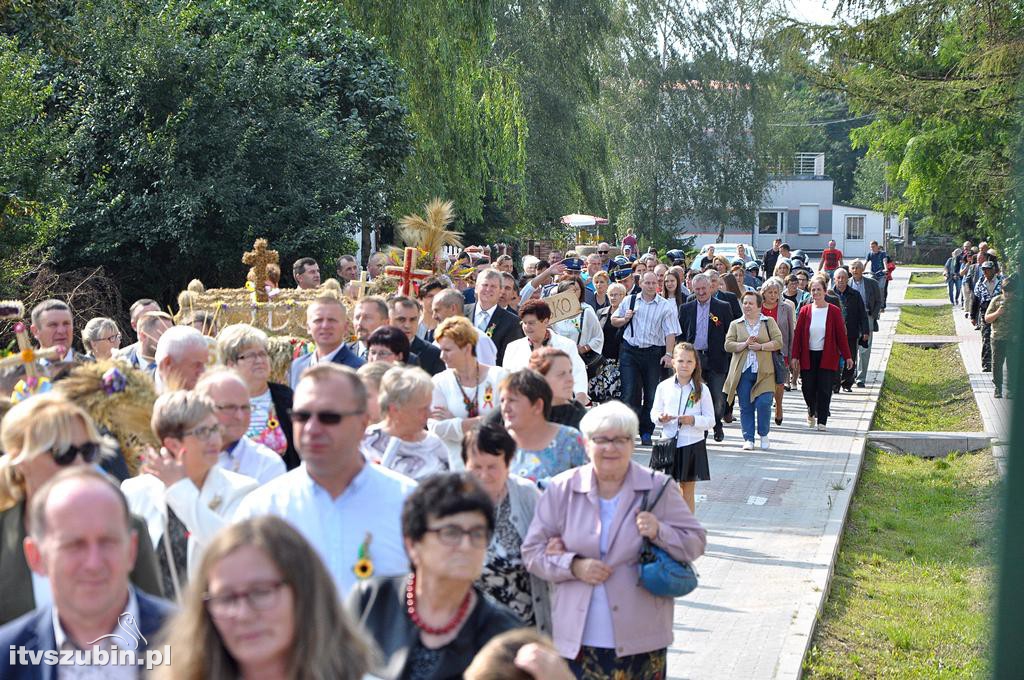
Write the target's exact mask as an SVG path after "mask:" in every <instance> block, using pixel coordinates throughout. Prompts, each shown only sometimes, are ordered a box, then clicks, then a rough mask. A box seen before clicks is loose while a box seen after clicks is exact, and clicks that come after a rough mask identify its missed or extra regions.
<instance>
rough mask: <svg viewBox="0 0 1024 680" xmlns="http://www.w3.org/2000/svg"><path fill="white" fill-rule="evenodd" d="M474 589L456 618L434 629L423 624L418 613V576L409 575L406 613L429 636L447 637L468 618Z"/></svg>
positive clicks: (406, 588)
mask: <svg viewBox="0 0 1024 680" xmlns="http://www.w3.org/2000/svg"><path fill="white" fill-rule="evenodd" d="M472 595H473V589H472V588H470V589H469V590H467V591H466V597H465V598H464V599H463V600H462V604H460V605H459V608H458V610H457V611H456V612H455V616H453V617H452V620H451V621H449V622H448V623H447V624H446V625H444V626H442V627H440V628H432V627H430V626H428V625H427V624H426V623H424V622H423V619H421V618H420V615H419V614H418V613H417V612H416V574H410V575H409V582H408V584H407V585H406V586H405V611H407V612H408V613H409V618H410V619H412V622H413V623H415V624H416V627H417V628H419V629H420V630H422V631H423V632H424V633H427V634H428V635H447V634H448V633H450V632H452V631H453V630H455V629H456V628H457V627H458V626H459V624H461V623H462V621H463V620H464V619H465V618H466V613H467V612H468V611H469V601H470V599H471V598H472Z"/></svg>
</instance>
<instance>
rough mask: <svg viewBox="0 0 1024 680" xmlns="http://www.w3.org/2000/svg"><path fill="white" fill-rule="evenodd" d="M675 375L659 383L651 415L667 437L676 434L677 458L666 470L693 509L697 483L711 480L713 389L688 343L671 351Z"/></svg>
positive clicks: (694, 351) (713, 418)
mask: <svg viewBox="0 0 1024 680" xmlns="http://www.w3.org/2000/svg"><path fill="white" fill-rule="evenodd" d="M672 365H673V366H674V367H675V375H673V376H672V377H671V378H668V379H666V380H663V381H661V382H660V383H658V389H656V390H655V391H654V405H653V406H652V407H651V418H652V419H653V420H656V421H657V422H658V423H660V424H661V429H662V433H663V434H664V436H665V437H675V439H676V457H675V461H674V462H673V465H672V469H671V470H666V472H668V473H669V474H670V475H671V476H672V479H674V480H676V481H677V482H679V490H680V491H681V492H682V494H683V498H684V499H685V500H686V504H687V505H689V506H690V512H694V505H695V503H696V488H697V482H698V481H701V482H706V481H707V480H709V479H711V471H710V469H709V467H708V449H707V445H706V444H705V438H706V437H707V430H708V429H710V428H712V427H714V426H715V406H714V402H713V401H712V399H711V390H709V389H707V386H706V385H704V383H703V380H702V379H701V374H700V359H698V357H697V350H696V349H694V347H693V345H691V344H690V343H688V342H680V343H678V344H676V348H675V350H674V351H673V352H672Z"/></svg>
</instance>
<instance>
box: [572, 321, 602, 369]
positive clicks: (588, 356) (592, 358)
mask: <svg viewBox="0 0 1024 680" xmlns="http://www.w3.org/2000/svg"><path fill="white" fill-rule="evenodd" d="M582 341H583V312H582V311H581V312H580V327H579V334H578V335H577V336H576V346H577V347H579V344H580V342H582ZM580 359H583V365H584V366H586V367H587V380H593V379H594V378H596V377H597V374H598V373H600V372H601V367H602V366H604V362H605V361H607V359H605V356H604V355H603V354H601V353H600V352H595V351H594V350H592V349H591V350H587V351H586V352H580Z"/></svg>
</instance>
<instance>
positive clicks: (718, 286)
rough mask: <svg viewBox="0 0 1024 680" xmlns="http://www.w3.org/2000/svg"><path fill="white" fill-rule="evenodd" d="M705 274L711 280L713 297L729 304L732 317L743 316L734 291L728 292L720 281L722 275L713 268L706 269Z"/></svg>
mask: <svg viewBox="0 0 1024 680" xmlns="http://www.w3.org/2000/svg"><path fill="white" fill-rule="evenodd" d="M707 274H708V278H709V279H710V280H711V287H712V288H713V289H714V296H715V298H717V299H718V300H721V301H722V302H725V303H726V304H728V305H729V309H731V310H732V318H734V319H738V318H740V317H741V316H743V310H742V309H741V308H740V299H739V298H738V297H736V293H730V292H729V291H727V290H726V289H725V284H724V283H722V275H721V274H719V273H718V272H717V271H715V270H714V269H711V270H708V272H707Z"/></svg>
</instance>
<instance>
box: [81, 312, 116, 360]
mask: <svg viewBox="0 0 1024 680" xmlns="http://www.w3.org/2000/svg"><path fill="white" fill-rule="evenodd" d="M82 344H83V345H85V355H86V356H87V357H92V358H93V359H95V360H96V361H106V360H108V359H110V358H112V357H113V355H114V352H116V351H117V350H118V349H120V347H121V331H120V330H118V328H117V323H116V322H115V321H114V320H113V319H108V318H106V317H105V316H98V317H96V318H95V319H89V323H87V324H85V328H83V329H82Z"/></svg>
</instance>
